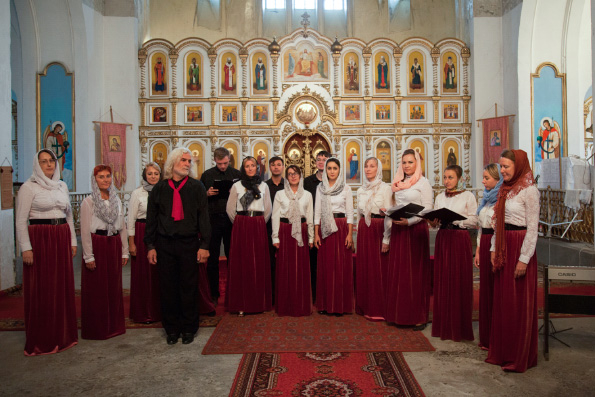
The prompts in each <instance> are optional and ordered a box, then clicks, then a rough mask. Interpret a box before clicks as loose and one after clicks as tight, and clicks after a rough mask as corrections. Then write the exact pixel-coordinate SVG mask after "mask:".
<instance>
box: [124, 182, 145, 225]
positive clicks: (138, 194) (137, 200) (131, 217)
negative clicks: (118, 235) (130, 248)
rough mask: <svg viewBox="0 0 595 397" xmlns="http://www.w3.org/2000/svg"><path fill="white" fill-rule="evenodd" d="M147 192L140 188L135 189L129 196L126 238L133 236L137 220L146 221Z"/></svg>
mask: <svg viewBox="0 0 595 397" xmlns="http://www.w3.org/2000/svg"><path fill="white" fill-rule="evenodd" d="M148 201H149V192H147V191H146V190H145V189H144V188H143V187H142V186H141V187H139V188H137V189H135V190H134V191H133V192H132V194H131V195H130V201H129V202H128V236H134V235H135V233H136V232H135V224H136V220H137V219H147V202H148Z"/></svg>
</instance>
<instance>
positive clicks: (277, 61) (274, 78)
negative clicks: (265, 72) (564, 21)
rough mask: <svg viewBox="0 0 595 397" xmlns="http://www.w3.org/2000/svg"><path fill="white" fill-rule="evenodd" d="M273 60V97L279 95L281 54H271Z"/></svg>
mask: <svg viewBox="0 0 595 397" xmlns="http://www.w3.org/2000/svg"><path fill="white" fill-rule="evenodd" d="M271 61H273V97H279V91H278V90H277V88H278V87H277V64H278V63H279V54H271Z"/></svg>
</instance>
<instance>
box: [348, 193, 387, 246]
mask: <svg viewBox="0 0 595 397" xmlns="http://www.w3.org/2000/svg"><path fill="white" fill-rule="evenodd" d="M372 194H373V191H372V190H365V189H364V188H361V187H360V188H359V189H357V218H356V219H357V220H356V225H359V219H360V217H362V216H363V214H364V210H365V207H366V203H367V202H368V199H369V198H370V196H371V195H372ZM371 203H372V214H375V215H380V209H381V208H384V209H389V208H390V207H392V205H393V191H392V190H391V188H390V185H389V184H388V183H382V185H380V187H379V188H378V192H377V193H376V194H375V195H374V197H373V198H372V201H371ZM387 218H388V217H387ZM385 219H386V218H385ZM388 219H390V218H388ZM391 229H392V224H391V222H386V221H385V222H384V236H383V238H382V243H383V244H389V243H390V232H391Z"/></svg>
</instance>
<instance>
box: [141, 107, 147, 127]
mask: <svg viewBox="0 0 595 397" xmlns="http://www.w3.org/2000/svg"><path fill="white" fill-rule="evenodd" d="M146 125H147V104H146V102H144V101H143V102H141V103H140V126H141V127H144V126H146Z"/></svg>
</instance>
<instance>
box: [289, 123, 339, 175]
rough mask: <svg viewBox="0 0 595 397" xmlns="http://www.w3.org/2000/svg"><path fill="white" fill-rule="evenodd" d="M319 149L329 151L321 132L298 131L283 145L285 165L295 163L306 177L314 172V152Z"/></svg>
mask: <svg viewBox="0 0 595 397" xmlns="http://www.w3.org/2000/svg"><path fill="white" fill-rule="evenodd" d="M321 150H326V151H327V152H330V145H329V143H328V142H327V140H326V139H325V138H324V137H323V136H322V135H321V134H319V133H317V132H316V131H312V130H310V129H304V130H301V131H298V132H296V133H295V134H293V135H292V136H290V137H289V139H288V140H287V142H285V146H284V147H283V160H284V162H285V166H286V167H287V166H290V165H297V166H298V167H300V169H301V170H302V173H303V175H304V177H307V176H309V175H311V174H313V173H314V172H316V154H317V153H318V152H320V151H321Z"/></svg>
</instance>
